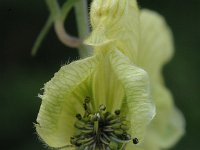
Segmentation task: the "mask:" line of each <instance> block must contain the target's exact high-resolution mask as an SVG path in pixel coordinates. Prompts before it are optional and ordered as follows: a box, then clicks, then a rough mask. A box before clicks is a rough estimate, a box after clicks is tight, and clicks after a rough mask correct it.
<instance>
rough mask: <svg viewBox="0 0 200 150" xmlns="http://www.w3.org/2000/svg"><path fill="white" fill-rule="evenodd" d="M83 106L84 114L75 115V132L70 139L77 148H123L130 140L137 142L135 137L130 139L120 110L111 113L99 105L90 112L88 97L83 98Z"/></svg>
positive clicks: (114, 149) (90, 149)
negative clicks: (95, 109)
mask: <svg viewBox="0 0 200 150" xmlns="http://www.w3.org/2000/svg"><path fill="white" fill-rule="evenodd" d="M83 106H84V109H85V114H84V115H83V116H82V115H81V114H77V115H76V118H77V120H76V122H75V124H74V127H75V128H76V129H77V132H76V134H75V136H73V137H71V140H70V142H71V144H72V145H74V146H75V147H77V149H78V150H95V149H96V148H98V149H102V150H124V149H125V147H126V144H127V143H128V142H130V141H131V140H132V141H133V143H134V144H137V143H138V139H137V138H134V139H132V138H131V136H130V135H129V134H128V133H127V132H128V130H129V122H128V121H127V120H126V117H123V116H121V114H120V110H116V111H115V113H113V114H112V113H110V112H108V111H106V106H104V105H100V106H99V111H98V112H96V113H92V112H91V109H90V98H89V97H86V98H85V101H84V104H83Z"/></svg>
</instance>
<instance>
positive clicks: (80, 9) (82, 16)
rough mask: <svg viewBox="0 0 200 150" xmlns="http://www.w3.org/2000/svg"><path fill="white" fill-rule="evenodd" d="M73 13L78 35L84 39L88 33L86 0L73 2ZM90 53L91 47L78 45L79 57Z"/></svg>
mask: <svg viewBox="0 0 200 150" xmlns="http://www.w3.org/2000/svg"><path fill="white" fill-rule="evenodd" d="M75 13H76V22H77V27H78V33H79V37H80V38H81V39H85V38H86V37H87V36H88V35H89V33H90V29H89V22H88V20H89V17H88V5H87V0H79V1H78V2H77V3H76V4H75ZM91 54H92V49H91V47H89V46H87V45H84V44H82V45H81V46H80V47H79V55H80V57H81V58H84V57H88V56H90V55H91Z"/></svg>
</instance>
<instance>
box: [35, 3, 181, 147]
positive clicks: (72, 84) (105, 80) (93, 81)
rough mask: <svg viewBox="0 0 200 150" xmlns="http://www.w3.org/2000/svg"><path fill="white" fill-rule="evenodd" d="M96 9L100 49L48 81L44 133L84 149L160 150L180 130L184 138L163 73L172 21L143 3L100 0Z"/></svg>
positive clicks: (40, 122)
mask: <svg viewBox="0 0 200 150" xmlns="http://www.w3.org/2000/svg"><path fill="white" fill-rule="evenodd" d="M90 14H91V24H92V33H91V35H90V36H89V37H88V39H87V40H86V42H85V43H86V44H88V45H91V46H92V47H93V48H94V54H93V56H91V57H89V58H86V59H82V60H78V61H74V62H72V63H71V64H68V65H65V66H63V67H62V68H61V69H60V70H59V71H58V72H57V73H56V74H55V76H54V77H53V78H52V79H51V80H50V81H49V82H48V83H46V84H45V86H44V93H43V95H42V96H40V97H41V98H42V104H41V107H40V111H39V114H38V118H37V124H36V130H37V133H38V135H39V136H40V138H41V139H42V140H43V141H44V142H45V143H46V144H47V145H48V146H50V147H53V148H66V149H68V148H69V149H77V150H93V149H96V150H120V149H121V150H125V149H126V150H127V149H130V150H139V149H148V150H151V149H152V150H155V149H154V147H156V148H157V147H158V148H162V147H163V145H164V144H163V143H164V142H163V141H164V140H165V139H166V141H167V142H168V137H169V138H170V137H171V135H172V136H173V134H174V136H173V137H174V140H175V139H178V138H179V137H180V135H181V134H180V133H182V130H180V132H175V131H177V128H176V126H174V121H173V118H174V117H177V118H180V115H176V114H177V113H176V112H177V111H176V109H175V108H174V105H173V103H172V100H171V97H170V96H169V94H168V91H167V90H166V88H165V86H164V84H163V81H162V77H161V73H160V71H161V67H162V65H163V64H164V63H165V62H166V61H167V60H169V58H170V57H171V54H172V45H171V34H170V31H169V29H168V28H167V27H166V25H165V23H164V22H163V21H161V24H160V20H162V19H161V18H160V17H159V16H158V15H156V14H154V13H152V12H150V11H147V10H146V11H139V10H138V7H137V3H136V1H135V0H106V1H105V0H93V2H92V6H91V13H90ZM146 15H147V18H145V16H146ZM148 15H149V17H148ZM143 16H144V19H143ZM154 18H155V19H156V21H158V22H154V20H153V19H154ZM146 19H148V20H146ZM154 23H155V26H154ZM159 94H160V95H159ZM152 99H153V101H154V102H155V103H156V107H157V110H158V113H159V114H158V115H156V117H155V119H154V120H153V122H152V123H151V124H150V126H148V124H149V123H150V121H151V120H152V119H153V117H154V115H155V108H154V105H153V104H152ZM165 104H169V105H167V108H165V109H163V108H162V106H163V105H164V106H165ZM174 110H175V111H174ZM173 112H175V115H174V116H172V115H171V114H172V113H173ZM168 116H169V117H168ZM164 117H166V121H164V122H162V121H163V119H164ZM179 120H180V122H179V124H178V127H181V124H182V122H181V119H179ZM147 126H148V130H147V131H146V128H147ZM157 126H158V127H159V128H157ZM168 127H170V128H168ZM160 128H161V129H160ZM169 129H172V130H170V131H172V132H174V133H173V134H172V133H171V132H168V131H169ZM163 133H169V135H167V136H165V134H163ZM176 135H179V136H176ZM151 137H152V141H153V142H152V143H153V146H154V147H153V146H152V143H151V142H149V141H150V140H151ZM157 137H160V138H161V139H159V140H157ZM144 139H145V140H144ZM130 141H132V142H130ZM162 142H163V143H162ZM149 143H151V144H149ZM171 143H173V142H171ZM171 143H170V144H169V145H171ZM169 145H167V146H169ZM167 146H166V147H167ZM146 147H147V148H146ZM150 147H151V148H150Z"/></svg>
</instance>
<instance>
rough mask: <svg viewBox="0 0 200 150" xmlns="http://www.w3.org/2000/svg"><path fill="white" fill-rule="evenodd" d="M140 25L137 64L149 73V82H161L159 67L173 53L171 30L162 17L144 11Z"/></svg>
mask: <svg viewBox="0 0 200 150" xmlns="http://www.w3.org/2000/svg"><path fill="white" fill-rule="evenodd" d="M140 24H141V39H140V41H141V44H140V45H139V52H138V63H137V64H138V65H139V66H141V67H142V68H143V69H144V70H146V71H147V72H148V73H149V75H150V78H151V80H161V77H160V72H161V67H162V66H163V65H164V64H165V63H166V62H168V61H169V60H170V59H171V57H172V55H173V52H174V47H173V38H172V33H171V30H170V29H169V27H168V26H167V24H166V22H165V20H164V18H163V17H162V16H160V15H159V14H157V13H156V12H153V11H150V10H146V9H145V10H142V11H141V16H140Z"/></svg>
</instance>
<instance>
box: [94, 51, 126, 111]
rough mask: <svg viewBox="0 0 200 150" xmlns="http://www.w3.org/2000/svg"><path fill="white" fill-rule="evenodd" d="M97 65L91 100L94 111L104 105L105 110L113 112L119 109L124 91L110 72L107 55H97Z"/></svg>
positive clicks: (110, 67)
mask: <svg viewBox="0 0 200 150" xmlns="http://www.w3.org/2000/svg"><path fill="white" fill-rule="evenodd" d="M97 57H98V58H99V60H100V61H99V62H100V63H99V64H98V66H97V67H96V68H97V69H96V71H95V72H94V75H93V86H92V95H93V96H92V98H93V99H94V107H95V110H96V111H98V110H99V105H101V104H104V105H105V106H106V107H107V110H108V111H110V112H114V111H115V110H116V109H120V108H121V105H122V101H123V98H124V89H123V86H122V84H121V83H120V81H119V80H118V78H117V76H116V74H114V72H113V70H112V66H111V64H110V61H109V55H107V54H105V55H104V53H98V55H97Z"/></svg>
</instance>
